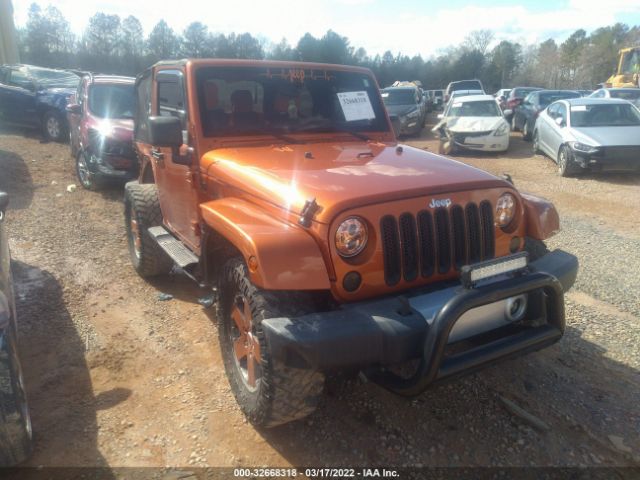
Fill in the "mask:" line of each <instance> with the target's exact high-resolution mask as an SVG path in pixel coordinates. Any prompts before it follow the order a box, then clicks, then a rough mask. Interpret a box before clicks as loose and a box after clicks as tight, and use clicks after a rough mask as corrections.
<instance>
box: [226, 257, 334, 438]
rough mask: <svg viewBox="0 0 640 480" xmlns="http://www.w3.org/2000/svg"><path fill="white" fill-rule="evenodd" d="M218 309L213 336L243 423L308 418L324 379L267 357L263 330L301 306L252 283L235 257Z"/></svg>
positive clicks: (296, 312) (229, 263)
mask: <svg viewBox="0 0 640 480" xmlns="http://www.w3.org/2000/svg"><path fill="white" fill-rule="evenodd" d="M219 290H220V302H219V304H218V320H219V322H220V325H219V327H218V334H219V338H220V347H221V350H222V358H223V361H224V367H225V371H226V372H227V377H228V378H229V383H230V385H231V390H232V392H233V394H234V396H235V398H236V401H237V402H238V405H239V406H240V409H241V410H242V412H243V413H244V414H245V416H246V417H247V418H248V420H249V421H250V422H251V423H252V424H254V425H256V426H259V427H275V426H277V425H281V424H284V423H287V422H291V421H294V420H298V419H300V418H303V417H306V416H307V415H309V414H311V413H312V412H313V411H314V410H315V408H316V406H317V404H318V400H319V398H320V396H321V394H322V391H323V388H324V375H323V374H322V373H320V372H316V371H313V370H308V369H303V368H293V367H288V366H286V365H284V364H282V363H281V362H280V361H277V360H276V359H274V358H273V357H272V355H271V351H270V348H269V345H268V343H267V341H266V337H265V334H264V331H263V329H262V321H263V320H265V319H267V318H276V317H283V316H295V315H300V314H302V313H304V308H303V304H304V302H302V301H300V300H297V299H296V298H292V295H295V294H290V295H287V297H286V298H285V297H284V296H281V295H280V294H278V293H276V292H268V291H264V290H259V289H258V288H257V287H256V286H254V285H253V284H252V283H251V280H250V279H249V276H248V273H247V267H246V266H245V264H244V262H243V261H242V260H241V259H240V258H232V259H230V260H228V261H227V263H226V264H225V266H224V269H223V273H222V279H221V282H220V289H219Z"/></svg>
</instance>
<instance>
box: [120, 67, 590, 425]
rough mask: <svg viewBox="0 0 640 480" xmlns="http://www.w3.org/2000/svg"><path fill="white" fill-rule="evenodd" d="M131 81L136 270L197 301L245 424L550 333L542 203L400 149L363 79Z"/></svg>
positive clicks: (463, 363)
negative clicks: (354, 379) (202, 291)
mask: <svg viewBox="0 0 640 480" xmlns="http://www.w3.org/2000/svg"><path fill="white" fill-rule="evenodd" d="M136 86H137V113H136V119H135V133H134V135H135V140H134V141H135V145H136V149H137V152H138V155H139V158H140V166H141V168H140V176H139V179H138V180H137V181H134V182H130V183H128V184H127V186H126V190H125V217H126V229H127V233H128V241H129V249H130V252H131V259H132V262H133V265H134V267H135V269H136V270H137V271H138V273H139V274H140V275H142V276H143V277H150V276H154V275H161V274H166V273H169V272H170V271H171V270H174V271H180V272H183V273H185V274H186V275H188V276H189V277H191V278H192V279H194V280H195V281H196V282H197V283H198V284H199V285H200V286H201V287H206V288H207V289H208V292H210V294H207V296H206V297H204V298H203V299H201V303H203V304H204V305H205V306H212V305H215V306H216V307H217V318H218V322H219V328H218V331H219V338H220V346H221V349H222V354H223V358H224V364H225V368H226V372H227V375H228V377H229V382H230V384H231V388H232V390H233V393H234V394H235V397H236V399H237V401H238V403H239V405H240V407H241V409H242V411H243V412H244V413H245V414H246V416H247V417H248V419H249V420H250V421H251V422H253V423H254V424H256V425H261V426H274V425H279V424H282V423H285V422H289V421H291V420H295V419H298V418H302V417H304V416H306V415H308V414H309V413H311V412H312V411H313V410H314V408H315V406H316V404H317V401H318V398H319V396H320V395H321V393H322V390H323V383H324V378H325V375H326V374H328V373H335V372H345V371H346V372H350V373H353V372H358V371H362V372H364V374H365V375H366V376H367V377H368V378H369V379H371V380H373V381H375V382H378V383H379V384H381V385H382V386H384V387H385V388H388V389H390V390H391V391H393V392H396V393H398V394H401V395H415V394H418V393H420V392H422V391H423V390H424V389H425V388H427V387H428V386H429V385H431V384H433V383H434V382H436V381H440V380H442V379H445V378H448V377H451V376H454V375H458V374H463V373H467V372H469V371H472V370H475V369H477V368H478V367H482V366H485V365H487V364H490V363H492V362H495V361H497V360H502V359H504V358H507V357H512V356H516V355H520V354H523V353H526V352H531V351H534V350H537V349H540V348H543V347H546V346H548V345H551V344H552V343H554V342H556V341H557V340H558V339H560V337H561V336H562V335H563V331H564V326H565V316H564V299H563V294H564V292H565V291H567V290H568V289H569V288H570V287H571V286H572V285H573V282H574V280H575V277H576V273H577V269H578V262H577V259H576V258H575V257H574V256H572V255H570V254H568V253H565V252H563V251H560V250H556V251H553V252H549V251H548V250H547V249H546V248H545V246H544V243H543V242H542V241H543V240H544V239H546V238H548V237H550V236H551V235H553V234H554V233H555V232H556V231H557V230H558V229H559V220H558V215H557V213H556V210H555V208H554V207H553V205H552V204H550V203H549V202H547V201H545V200H543V199H541V198H538V197H535V196H532V195H528V194H524V193H519V192H518V191H517V190H516V189H515V188H514V186H513V185H512V183H510V182H509V181H507V180H505V179H503V178H498V177H495V176H493V175H490V174H488V173H486V172H483V171H481V170H478V169H476V168H473V167H470V166H467V165H465V164H463V163H460V162H457V161H454V160H450V159H448V158H445V157H442V156H439V155H435V154H431V153H428V152H425V151H422V150H420V149H417V148H413V147H409V146H405V145H401V144H399V143H398V142H397V141H396V138H395V136H394V134H393V129H392V127H391V124H390V121H389V117H388V115H387V112H386V111H385V108H384V105H383V103H382V99H381V96H380V93H379V89H378V85H377V83H376V80H375V78H374V76H373V74H372V73H371V72H370V71H369V70H367V69H364V68H356V67H348V66H339V65H324V64H312V63H295V62H271V61H269V62H266V61H242V60H181V61H171V62H160V63H157V64H156V65H154V66H153V67H151V68H149V69H148V70H146V71H145V72H144V73H142V74H141V75H140V76H139V77H138V78H137V81H136Z"/></svg>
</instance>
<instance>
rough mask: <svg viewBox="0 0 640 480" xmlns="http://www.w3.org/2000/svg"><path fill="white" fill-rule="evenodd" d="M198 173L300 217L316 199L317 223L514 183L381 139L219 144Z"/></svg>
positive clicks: (208, 155) (202, 160) (205, 156)
mask: <svg viewBox="0 0 640 480" xmlns="http://www.w3.org/2000/svg"><path fill="white" fill-rule="evenodd" d="M200 166H201V171H202V173H203V174H206V175H208V176H210V177H211V178H212V179H214V180H216V181H219V182H222V183H223V184H225V185H227V186H231V187H235V188H237V189H239V190H241V191H243V192H245V194H248V195H250V196H251V197H254V198H255V197H258V198H259V199H261V200H263V201H266V202H270V203H272V204H276V205H278V206H280V207H282V208H283V209H285V210H288V211H291V212H294V213H296V214H299V213H300V212H301V210H302V208H303V207H304V204H305V201H307V200H311V199H313V198H315V199H316V202H317V203H318V205H319V206H320V208H321V209H320V211H319V212H318V213H317V214H316V216H315V217H314V220H315V221H318V222H322V223H329V222H331V220H332V218H334V216H335V215H337V214H338V213H340V212H341V211H343V210H346V209H348V208H355V207H358V206H363V205H369V204H375V203H381V202H385V201H391V200H398V199H402V198H411V197H418V196H425V195H435V194H443V193H452V192H458V191H464V190H474V189H481V188H495V187H503V188H512V186H511V184H509V183H507V182H506V181H504V180H502V179H499V178H497V177H495V176H493V175H491V174H489V173H486V172H484V171H482V170H478V169H477V168H474V167H471V166H468V165H465V164H463V163H460V162H457V161H455V160H450V159H448V158H445V157H442V156H440V155H435V154H432V153H429V152H425V151H423V150H419V149H416V148H413V147H408V146H403V147H402V150H401V151H398V150H397V149H396V146H395V145H386V144H381V143H373V142H371V143H364V142H363V143H349V144H341V145H336V144H328V143H312V144H304V145H289V146H283V147H278V146H271V147H265V146H261V147H235V148H220V149H215V150H212V151H210V152H208V153H206V154H205V155H204V156H203V157H202V159H201V164H200Z"/></svg>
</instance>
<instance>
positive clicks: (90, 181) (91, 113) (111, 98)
mask: <svg viewBox="0 0 640 480" xmlns="http://www.w3.org/2000/svg"><path fill="white" fill-rule="evenodd" d="M134 82H135V79H134V78H131V77H117V76H113V75H86V76H84V77H83V78H82V80H81V81H80V84H79V85H78V91H77V92H76V94H75V95H74V96H73V97H72V99H71V103H70V104H69V105H68V106H67V115H68V118H69V125H70V134H69V144H70V147H71V156H72V157H73V158H74V159H75V161H76V173H77V175H78V180H79V181H80V183H81V184H82V186H83V187H84V188H86V189H88V190H95V189H97V188H99V187H100V185H101V183H102V182H103V181H104V180H105V179H107V178H113V179H122V180H131V179H132V178H135V177H136V175H137V173H138V162H137V160H136V155H135V153H134V150H133V143H132V139H133V114H134V110H135V97H134Z"/></svg>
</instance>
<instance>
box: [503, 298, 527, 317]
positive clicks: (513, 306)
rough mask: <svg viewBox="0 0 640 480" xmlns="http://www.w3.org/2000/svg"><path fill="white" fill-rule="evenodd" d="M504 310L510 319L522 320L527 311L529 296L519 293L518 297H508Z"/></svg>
mask: <svg viewBox="0 0 640 480" xmlns="http://www.w3.org/2000/svg"><path fill="white" fill-rule="evenodd" d="M504 310H505V312H504V314H505V315H506V317H507V319H508V320H509V321H511V322H517V321H518V320H522V319H523V318H524V314H525V313H526V312H527V296H526V295H518V296H517V297H511V298H508V299H507V303H506V305H505V308H504Z"/></svg>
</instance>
